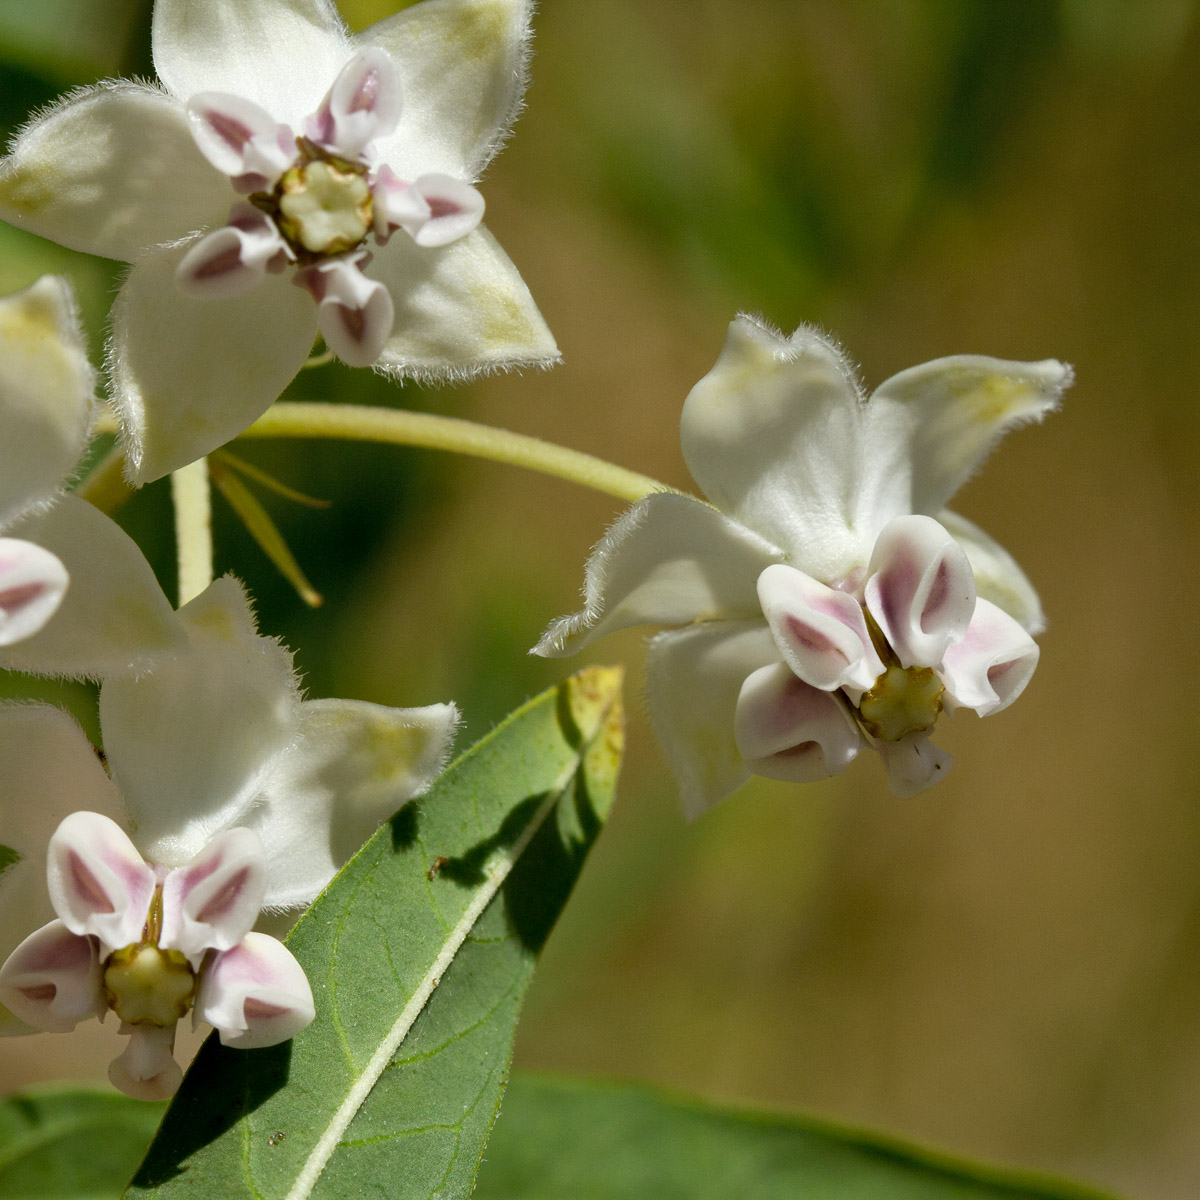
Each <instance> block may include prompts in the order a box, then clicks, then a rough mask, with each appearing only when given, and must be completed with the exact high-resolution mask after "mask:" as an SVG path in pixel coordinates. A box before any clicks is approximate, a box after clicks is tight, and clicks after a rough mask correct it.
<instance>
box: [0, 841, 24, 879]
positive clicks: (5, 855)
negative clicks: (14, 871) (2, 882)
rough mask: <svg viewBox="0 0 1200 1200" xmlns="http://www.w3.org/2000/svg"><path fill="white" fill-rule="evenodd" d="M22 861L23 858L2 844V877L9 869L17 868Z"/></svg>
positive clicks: (0, 859) (0, 872)
mask: <svg viewBox="0 0 1200 1200" xmlns="http://www.w3.org/2000/svg"><path fill="white" fill-rule="evenodd" d="M20 861H21V856H20V855H19V854H18V853H17V852H16V851H15V850H14V849H13V848H12V847H11V846H5V845H3V844H2V843H0V875H3V874H4V872H5V871H7V870H8V868H9V867H13V866H16V864H17V863H19V862H20Z"/></svg>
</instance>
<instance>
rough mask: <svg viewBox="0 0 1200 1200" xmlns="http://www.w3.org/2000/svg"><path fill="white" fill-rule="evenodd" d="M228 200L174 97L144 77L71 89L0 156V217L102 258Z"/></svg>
mask: <svg viewBox="0 0 1200 1200" xmlns="http://www.w3.org/2000/svg"><path fill="white" fill-rule="evenodd" d="M228 207H229V180H228V179H226V178H225V177H224V176H223V175H221V174H220V172H218V171H216V170H215V169H214V168H213V167H212V166H211V165H210V164H209V163H208V162H206V161H205V158H204V156H203V155H202V154H201V153H200V151H199V149H198V148H197V146H196V143H195V142H194V141H193V139H192V135H191V133H190V132H189V130H188V123H187V117H186V115H185V114H184V111H183V107H182V106H181V105H180V104H178V103H177V102H176V101H175V100H173V99H171V97H169V96H166V95H164V94H163V93H162V92H160V91H159V90H158V89H157V88H151V87H146V86H145V85H144V84H138V83H126V82H123V81H117V82H113V83H104V84H101V85H100V86H99V87H94V88H87V89H85V90H84V91H82V92H75V93H73V94H72V95H70V96H68V97H67V98H66V99H65V100H62V101H60V102H59V103H58V104H56V105H55V106H54V107H53V108H50V109H48V110H47V111H46V112H45V113H43V114H42V115H41V116H39V117H36V118H35V119H34V120H33V121H31V122H30V123H29V124H28V125H27V126H25V128H24V129H23V130H22V131H21V133H20V134H19V135H18V137H17V138H16V140H15V141H14V142H13V144H12V147H11V150H10V153H9V156H8V157H7V158H6V159H4V160H3V162H0V217H2V218H3V219H4V220H5V221H9V222H10V223H11V224H13V225H17V226H19V227H20V228H21V229H28V230H29V231H30V232H31V233H36V234H40V235H41V236H42V237H47V238H51V239H52V240H53V241H56V242H61V243H62V244H63V245H64V246H70V247H71V249H72V250H82V251H84V252H85V253H87V254H99V255H102V256H103V257H105V258H117V259H124V260H125V261H126V262H130V261H132V260H133V259H135V258H136V257H137V256H138V255H139V254H141V253H142V251H143V250H145V248H146V247H147V246H154V245H158V244H160V243H163V242H171V241H174V240H176V239H177V238H181V237H183V236H185V235H186V234H188V233H191V232H192V231H193V230H196V229H204V228H207V227H208V226H211V225H214V224H217V223H219V222H220V221H221V219H222V218H223V216H224V215H225V210H226V209H227V208H228Z"/></svg>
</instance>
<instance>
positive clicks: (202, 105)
mask: <svg viewBox="0 0 1200 1200" xmlns="http://www.w3.org/2000/svg"><path fill="white" fill-rule="evenodd" d="M187 114H188V120H189V122H190V125H191V130H192V136H193V137H194V138H195V139H196V145H197V146H199V147H200V152H201V154H203V155H204V157H205V158H207V159H208V161H209V162H210V163H212V165H213V166H214V167H216V168H217V170H218V171H222V172H224V174H226V175H228V176H229V177H230V178H231V179H233V180H235V181H236V182H235V187H236V188H237V190H238V191H239V192H244V193H249V192H260V191H270V189H271V188H273V187H274V186H275V184H276V183H277V182H278V180H279V177H280V175H282V174H283V173H284V171H286V170H287V169H288V167H290V166H291V165H292V163H293V161H294V160H295V158H296V139H295V135H294V134H293V133H292V131H291V128H290V127H289V126H287V125H281V124H280V123H279V122H278V121H276V120H275V118H274V117H273V116H271V114H270V113H269V112H267V111H266V109H264V108H261V107H259V105H257V104H255V103H254V101H253V100H246V99H245V98H244V97H242V96H234V95H230V94H229V93H228V92H197V93H196V95H194V96H191V97H190V98H189V99H188V102H187Z"/></svg>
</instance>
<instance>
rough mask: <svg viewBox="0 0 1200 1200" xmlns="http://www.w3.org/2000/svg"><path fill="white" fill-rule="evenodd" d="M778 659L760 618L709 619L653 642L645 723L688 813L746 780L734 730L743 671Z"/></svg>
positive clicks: (648, 660)
mask: <svg viewBox="0 0 1200 1200" xmlns="http://www.w3.org/2000/svg"><path fill="white" fill-rule="evenodd" d="M778 657H779V651H778V650H776V648H775V643H774V642H773V641H772V640H771V635H770V633H769V632H768V631H767V627H766V625H764V624H763V622H762V621H707V622H705V623H704V624H702V625H693V626H690V627H689V628H687V629H680V630H671V631H670V632H668V633H660V634H659V635H658V636H657V637H655V638H653V639H652V640H651V642H650V649H649V652H648V653H647V656H646V698H647V701H648V703H649V707H650V720H651V721H652V723H653V725H654V731H655V733H656V734H657V735H658V740H659V743H660V745H661V746H662V748H663V750H664V751H665V753H666V756H667V761H668V762H669V763H670V765H671V769H672V771H673V772H674V774H675V778H676V780H677V782H678V783H679V792H680V798H681V800H682V802H683V810H684V812H685V813H686V814H687V815H688V816H689V817H698V816H699V815H700V814H701V813H703V812H706V811H707V810H708V809H710V808H712V806H713V805H714V804H716V803H717V802H718V801H720V800H724V799H725V797H726V796H728V795H729V794H730V793H731V792H734V791H736V790H737V789H738V788H739V787H741V786H742V784H743V783H745V782H746V780H747V779H749V778H750V772H749V771H748V770H747V768H746V765H745V763H744V762H743V761H742V756H741V754H739V753H738V748H737V742H736V740H735V735H734V713H735V711H736V709H737V701H738V694H739V693H740V692H741V689H742V684H743V683H744V682H745V679H746V677H747V676H748V675H750V674H751V673H752V672H754V671H756V670H758V668H759V667H764V666H766V665H767V664H768V663H771V662H775V661H777V659H778Z"/></svg>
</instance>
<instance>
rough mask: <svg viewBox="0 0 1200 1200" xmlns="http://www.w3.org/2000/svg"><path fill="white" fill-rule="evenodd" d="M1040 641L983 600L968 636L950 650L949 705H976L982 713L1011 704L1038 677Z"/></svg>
mask: <svg viewBox="0 0 1200 1200" xmlns="http://www.w3.org/2000/svg"><path fill="white" fill-rule="evenodd" d="M1039 654H1040V651H1039V650H1038V645H1037V643H1036V642H1035V641H1034V640H1033V638H1031V637H1030V636H1029V634H1027V633H1026V632H1025V630H1024V629H1022V628H1021V626H1020V625H1019V624H1018V623H1017V622H1016V621H1014V620H1013V618H1012V617H1010V616H1009V615H1008V613H1006V612H1005V611H1004V610H1003V609H1001V608H997V607H996V605H994V604H990V603H989V602H988V601H987V600H980V601H978V602H977V603H976V605H975V615H974V616H973V617H972V618H971V624H970V625H969V626H967V633H966V637H964V638H963V640H962V641H961V642H959V643H958V644H957V645H954V646H951V647H950V648H949V649H948V650H947V651H946V660H945V663H944V664H943V666H942V671H941V676H942V681H943V682H944V683H945V685H946V696H945V698H946V708H947V710H948V711H950V712H953V711H954V710H955V709H956V708H973V709H974V710H975V711H976V712H977V713H978V714H979V715H980V716H981V717H987V716H990V715H991V714H992V713H996V712H999V711H1000V710H1001V709H1002V708H1007V707H1008V706H1009V705H1010V704H1011V703H1012V702H1013V701H1014V700H1015V699H1016V698H1017V697H1018V696H1019V695H1020V694H1021V693H1022V692H1023V691H1024V690H1025V686H1026V684H1028V683H1029V681H1030V679H1032V678H1033V672H1034V668H1035V667H1036V666H1037V663H1038V655H1039Z"/></svg>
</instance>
